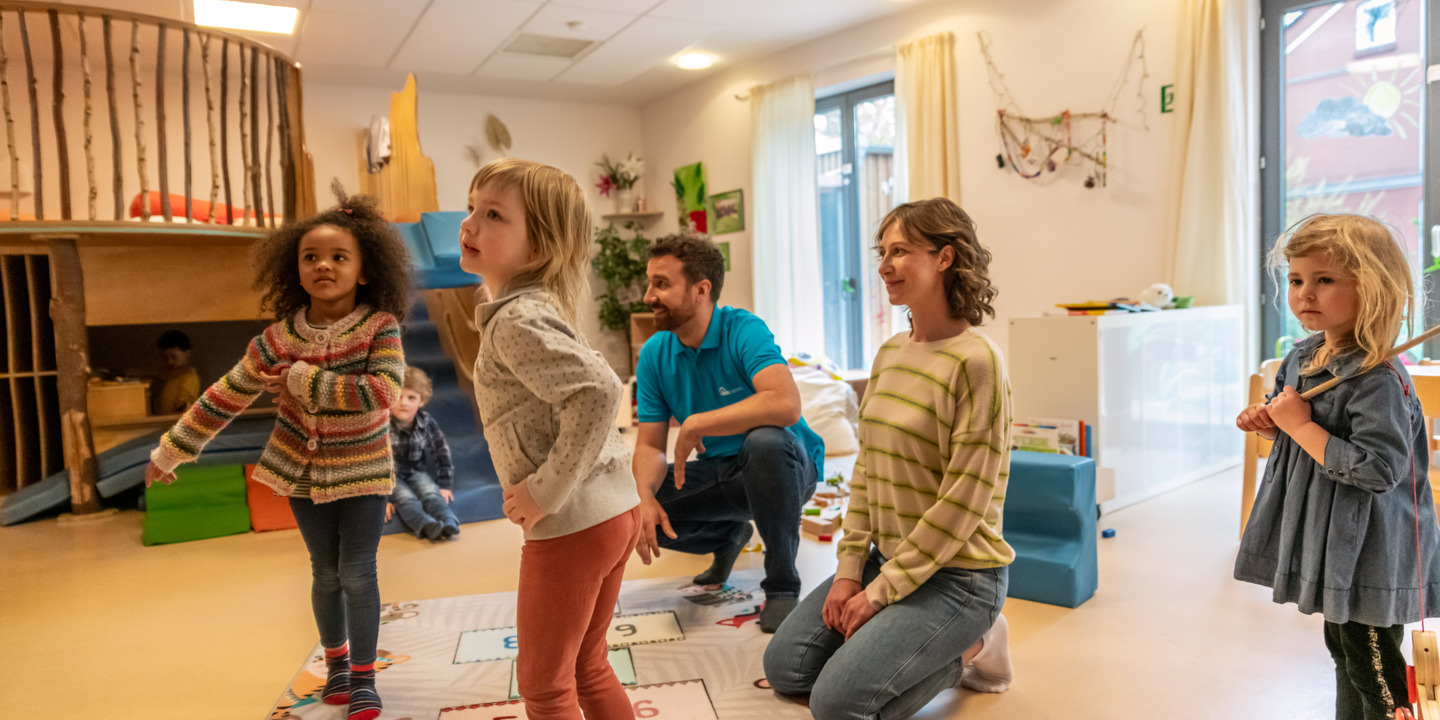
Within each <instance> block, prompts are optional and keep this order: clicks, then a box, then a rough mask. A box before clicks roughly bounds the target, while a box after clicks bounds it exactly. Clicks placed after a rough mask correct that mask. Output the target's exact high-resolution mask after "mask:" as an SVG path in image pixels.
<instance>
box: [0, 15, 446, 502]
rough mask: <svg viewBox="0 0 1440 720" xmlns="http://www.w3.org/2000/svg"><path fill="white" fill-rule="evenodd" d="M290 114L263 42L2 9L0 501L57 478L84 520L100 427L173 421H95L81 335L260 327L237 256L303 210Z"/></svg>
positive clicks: (141, 416) (295, 91)
mask: <svg viewBox="0 0 1440 720" xmlns="http://www.w3.org/2000/svg"><path fill="white" fill-rule="evenodd" d="M20 79H24V80H25V81H26V82H24V83H23V84H22V83H21V82H13V83H12V82H10V80H20ZM301 102H302V98H301V82H300V69H299V68H298V67H297V66H296V64H295V63H294V62H293V61H291V60H290V59H289V58H286V57H284V56H281V55H279V54H277V53H275V52H274V51H273V50H271V49H270V48H269V47H266V46H265V45H262V44H259V43H256V42H253V41H250V40H247V39H244V38H241V37H238V36H234V35H230V34H227V33H224V32H217V31H214V30H211V29H207V28H201V27H198V26H194V25H190V24H186V23H179V22H175V21H171V20H165V19H161V18H155V17H148V16H144V15H137V14H133V13H126V12H119V11H113V10H107V9H100V8H87V7H79V6H74V5H59V4H52V3H43V2H3V1H0V108H3V119H4V126H5V128H4V133H5V140H6V147H7V149H8V152H7V157H6V159H5V160H3V161H0V296H3V315H0V337H3V338H4V342H5V348H4V349H3V351H0V495H3V494H8V493H10V492H14V491H17V490H20V489H23V488H25V487H27V486H28V485H31V484H34V483H38V482H39V481H40V480H42V479H44V478H45V477H47V476H50V475H52V474H55V473H57V472H59V471H61V470H62V469H65V468H68V469H69V479H70V498H71V507H72V510H73V511H74V512H75V513H77V514H81V513H89V512H94V511H96V510H98V509H99V507H100V506H99V497H98V496H97V493H96V486H95V483H96V480H97V473H98V468H97V462H96V447H95V436H96V429H97V428H100V429H101V430H102V433H101V434H102V435H103V434H105V432H106V431H108V432H109V437H111V438H112V439H113V438H118V437H124V436H125V435H126V433H127V432H132V433H133V432H134V431H144V430H153V429H155V428H159V427H164V426H166V425H168V424H170V423H173V422H174V420H175V419H176V417H178V416H173V415H171V416H151V415H147V414H146V412H145V410H144V408H143V407H142V408H141V409H140V411H139V412H138V413H137V412H135V410H134V409H133V408H131V409H129V410H128V411H122V412H120V415H121V417H116V416H115V414H116V411H115V410H114V409H113V408H112V406H110V405H105V406H104V407H103V408H102V407H99V406H98V404H97V407H95V408H91V398H92V397H95V396H94V395H92V392H93V391H92V388H91V377H90V376H91V368H90V348H89V347H88V341H87V329H88V328H94V327H98V326H112V325H138V324H161V323H184V322H190V323H193V322H215V321H235V320H258V319H259V318H260V306H259V296H258V294H257V293H256V292H255V291H254V290H253V289H252V288H251V287H250V279H251V273H250V269H249V263H248V248H249V246H250V245H251V244H253V243H254V242H255V241H256V240H257V239H258V238H260V237H262V236H263V235H264V233H265V231H266V230H267V229H268V228H271V227H275V226H277V225H278V224H279V223H281V222H282V221H283V220H284V219H285V218H292V217H303V216H305V215H308V214H311V213H313V212H314V210H315V197H314V181H313V177H312V174H313V170H312V169H311V161H310V157H309V154H308V153H307V151H306V149H305V133H304V124H303V121H302V114H301ZM431 187H432V193H433V173H432V180H431ZM103 394H104V393H102V395H103ZM125 412H129V416H124V415H125ZM256 412H262V413H263V412H266V411H265V410H259V411H256ZM107 423H108V425H107ZM102 426H103V427H102Z"/></svg>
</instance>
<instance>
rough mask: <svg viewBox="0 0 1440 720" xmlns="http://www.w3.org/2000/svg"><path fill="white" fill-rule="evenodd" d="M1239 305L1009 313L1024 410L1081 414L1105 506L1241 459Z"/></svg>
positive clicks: (1015, 382) (1019, 411)
mask: <svg viewBox="0 0 1440 720" xmlns="http://www.w3.org/2000/svg"><path fill="white" fill-rule="evenodd" d="M1241 312H1242V310H1241V308H1240V306H1238V305H1225V306H1216V307H1202V308H1192V309H1188V310H1166V311H1163V312H1148V313H1131V314H1125V315H1098V316H1066V317H1035V318H1015V319H1012V320H1011V321H1010V328H1009V330H1010V356H1009V357H1008V358H1007V361H1008V362H1009V368H1010V385H1011V389H1012V392H1013V397H1014V400H1013V407H1014V412H1015V418H1016V420H1024V419H1025V418H1028V417H1047V418H1068V419H1080V420H1084V421H1085V424H1086V425H1088V426H1090V427H1091V428H1092V429H1091V434H1092V439H1091V448H1092V453H1093V455H1094V457H1095V464H1096V469H1097V475H1096V500H1097V501H1099V502H1100V504H1101V508H1102V510H1104V511H1106V512H1108V511H1110V510H1114V509H1117V508H1120V507H1124V506H1125V505H1129V504H1131V503H1135V502H1138V501H1140V500H1144V499H1146V498H1149V497H1153V496H1155V495H1157V494H1159V493H1162V492H1165V491H1167V490H1171V489H1173V488H1175V487H1178V486H1180V485H1183V484H1185V483H1187V482H1191V481H1193V480H1198V479H1200V478H1202V477H1206V476H1208V475H1212V474H1214V473H1216V472H1219V471H1221V470H1224V469H1226V468H1230V467H1234V466H1236V465H1239V464H1240V460H1241V457H1242V453H1243V450H1244V440H1245V438H1244V434H1243V433H1241V432H1240V431H1239V430H1237V429H1235V416H1236V415H1238V414H1239V413H1240V411H1241V410H1242V409H1243V408H1244V403H1245V397H1246V396H1245V390H1246V388H1245V385H1244V384H1243V379H1244V377H1245V371H1244V367H1243V342H1242V336H1241V333H1242V332H1243V331H1242V327H1243V323H1242V316H1241Z"/></svg>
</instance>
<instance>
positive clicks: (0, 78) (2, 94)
mask: <svg viewBox="0 0 1440 720" xmlns="http://www.w3.org/2000/svg"><path fill="white" fill-rule="evenodd" d="M4 15H5V14H4V13H0V102H3V103H4V105H5V147H6V148H7V149H9V151H10V219H11V220H12V221H13V220H19V219H20V156H19V155H17V154H16V152H15V118H14V116H12V115H11V114H10V81H9V80H7V79H6V78H8V77H9V75H8V74H7V73H8V70H7V68H8V67H9V65H10V58H9V56H8V55H7V54H6V52H5V42H4V38H5V33H4Z"/></svg>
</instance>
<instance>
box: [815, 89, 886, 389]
mask: <svg viewBox="0 0 1440 720" xmlns="http://www.w3.org/2000/svg"><path fill="white" fill-rule="evenodd" d="M895 132H896V128H895V85H894V83H893V82H885V83H880V84H878V85H871V86H869V87H864V88H860V89H858V90H853V91H851V92H848V93H844V94H841V95H833V96H831V97H826V98H821V99H819V100H816V101H815V152H816V154H817V156H818V157H817V158H816V161H817V162H816V173H817V175H818V178H817V188H818V191H819V193H820V198H819V203H818V204H819V208H820V256H821V264H822V267H821V272H822V277H823V283H822V287H823V289H824V295H825V297H824V307H825V353H826V355H828V356H829V358H830V359H831V360H833V361H834V362H835V363H836V364H838V365H839V366H840V367H841V368H842V369H846V370H849V369H854V368H863V367H866V365H867V364H868V363H869V362H870V358H872V357H874V356H875V351H876V350H877V349H879V346H880V343H882V342H884V341H885V340H887V339H889V337H890V335H891V334H892V333H893V331H891V330H890V328H891V326H892V325H893V320H892V312H891V309H890V304H889V302H888V301H887V300H886V295H885V292H884V287H883V286H882V285H881V284H880V278H879V274H878V273H879V265H878V263H877V261H876V259H875V257H874V256H875V253H874V252H872V251H871V248H872V246H874V244H875V242H874V240H875V237H874V236H875V230H876V229H877V227H878V226H879V224H880V221H881V220H882V219H884V217H885V214H886V213H888V212H890V210H891V208H893V207H895V204H896V201H895V193H894V188H895V171H894V168H895V162H894V161H895V153H894V147H895Z"/></svg>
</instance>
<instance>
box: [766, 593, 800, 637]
mask: <svg viewBox="0 0 1440 720" xmlns="http://www.w3.org/2000/svg"><path fill="white" fill-rule="evenodd" d="M798 603H799V599H798V598H792V597H782V598H767V599H766V600H765V607H764V608H763V609H761V610H760V632H763V633H773V632H775V631H776V630H779V629H780V623H782V622H785V618H787V617H789V616H790V612H791V611H792V610H794V609H795V605H797V604H798Z"/></svg>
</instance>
